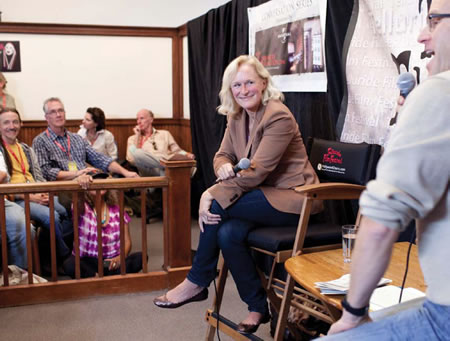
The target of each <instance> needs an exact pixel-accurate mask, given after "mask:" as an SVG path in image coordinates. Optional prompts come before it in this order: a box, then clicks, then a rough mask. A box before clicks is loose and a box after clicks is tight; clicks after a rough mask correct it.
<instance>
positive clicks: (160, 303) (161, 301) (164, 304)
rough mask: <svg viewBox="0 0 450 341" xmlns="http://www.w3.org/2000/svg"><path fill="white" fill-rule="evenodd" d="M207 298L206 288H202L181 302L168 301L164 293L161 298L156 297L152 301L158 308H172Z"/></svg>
mask: <svg viewBox="0 0 450 341" xmlns="http://www.w3.org/2000/svg"><path fill="white" fill-rule="evenodd" d="M207 298H208V289H207V288H203V290H202V291H200V292H199V293H198V294H197V295H194V296H192V297H191V298H188V299H187V300H184V301H182V302H178V303H173V302H170V301H169V300H168V299H167V296H166V295H164V296H163V297H162V298H159V297H156V298H155V299H154V300H153V303H154V304H155V305H156V306H157V307H160V308H167V309H174V308H178V307H181V306H182V305H185V304H187V303H191V302H200V301H204V300H206V299H207Z"/></svg>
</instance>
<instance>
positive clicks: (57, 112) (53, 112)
mask: <svg viewBox="0 0 450 341" xmlns="http://www.w3.org/2000/svg"><path fill="white" fill-rule="evenodd" d="M65 112H66V111H65V110H64V109H62V108H61V109H54V110H50V111H49V112H48V114H49V115H56V114H64V113H65Z"/></svg>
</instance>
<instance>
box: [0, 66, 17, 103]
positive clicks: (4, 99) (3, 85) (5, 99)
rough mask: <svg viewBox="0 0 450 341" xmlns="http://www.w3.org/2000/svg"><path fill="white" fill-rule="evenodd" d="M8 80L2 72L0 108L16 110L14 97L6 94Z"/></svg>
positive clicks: (0, 77) (0, 74)
mask: <svg viewBox="0 0 450 341" xmlns="http://www.w3.org/2000/svg"><path fill="white" fill-rule="evenodd" d="M6 83H8V81H7V80H6V78H5V76H4V75H3V73H1V72H0V108H12V109H15V108H16V102H15V101H14V97H13V96H11V95H10V94H7V93H6V92H5V88H6Z"/></svg>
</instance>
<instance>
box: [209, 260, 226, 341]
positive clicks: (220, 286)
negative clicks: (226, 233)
mask: <svg viewBox="0 0 450 341" xmlns="http://www.w3.org/2000/svg"><path fill="white" fill-rule="evenodd" d="M219 269H220V272H219V277H218V278H217V293H216V296H215V297H214V301H213V306H212V309H211V310H212V311H214V312H216V313H219V312H220V307H221V305H222V298H223V293H224V290H225V283H226V281H227V275H228V267H227V265H226V264H225V261H224V259H223V257H220V259H219ZM206 320H207V321H208V329H207V331H206V338H205V340H209V341H212V340H214V335H215V333H216V326H217V325H216V324H215V323H211V321H209V320H208V311H207V312H206Z"/></svg>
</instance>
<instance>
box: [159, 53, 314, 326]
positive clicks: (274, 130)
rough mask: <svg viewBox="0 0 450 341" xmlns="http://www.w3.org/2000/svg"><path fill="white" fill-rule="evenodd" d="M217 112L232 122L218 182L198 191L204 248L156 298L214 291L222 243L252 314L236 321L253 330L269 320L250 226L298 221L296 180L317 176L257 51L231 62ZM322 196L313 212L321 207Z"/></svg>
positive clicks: (164, 300)
mask: <svg viewBox="0 0 450 341" xmlns="http://www.w3.org/2000/svg"><path fill="white" fill-rule="evenodd" d="M220 99H221V105H220V106H219V108H218V111H219V113H221V114H224V115H227V117H228V125H227V129H226V131H225V135H224V137H223V140H222V144H221V146H220V148H219V151H218V152H217V153H216V155H215V157H214V170H215V173H216V175H217V178H218V182H217V183H216V184H215V185H213V186H212V187H210V188H208V189H207V190H206V191H205V192H204V193H203V194H202V197H201V199H200V205H199V225H200V230H201V233H200V240H199V245H198V249H197V252H196V255H195V258H194V261H193V264H192V268H191V270H190V272H189V274H188V276H187V278H186V279H185V280H184V281H183V282H182V283H181V284H179V285H178V286H177V287H176V288H174V289H172V290H170V291H169V292H167V293H166V294H165V295H163V296H161V297H158V298H155V300H154V303H155V304H156V305H157V306H159V307H162V308H176V307H179V306H181V305H183V304H186V303H189V302H194V301H201V300H204V299H206V298H207V297H208V291H207V287H208V286H209V284H210V283H211V282H212V281H213V280H214V278H215V277H216V271H217V270H216V268H217V260H218V257H219V251H220V250H222V254H223V257H224V259H225V261H226V263H227V265H228V267H229V269H230V271H231V274H232V275H233V279H234V281H235V283H236V286H237V288H238V291H239V295H240V297H241V299H242V300H243V301H244V302H245V303H246V304H247V305H248V310H249V312H250V313H249V315H248V316H247V318H246V319H245V320H244V321H242V322H241V323H240V324H239V326H238V331H239V332H241V333H243V334H248V333H253V332H255V331H256V330H257V329H258V326H259V325H260V324H261V323H267V322H269V320H270V315H269V310H268V306H267V297H266V293H265V291H264V289H263V287H262V285H261V280H260V278H259V276H258V273H257V271H256V268H255V265H254V262H253V259H252V257H251V253H250V249H249V248H248V246H247V245H246V238H247V234H248V232H249V231H250V230H252V229H255V228H257V227H260V226H268V225H269V226H284V225H296V224H297V223H298V220H299V214H300V211H301V207H302V202H303V198H304V197H303V196H302V195H301V194H299V193H297V192H296V191H295V190H294V189H295V187H297V186H302V185H307V184H314V183H318V182H319V180H318V178H317V175H316V173H315V172H314V169H313V168H312V166H311V164H310V163H309V161H308V157H307V154H306V150H305V146H304V145H303V140H302V137H301V135H300V131H299V128H298V124H297V122H296V121H295V119H294V117H293V115H292V113H291V112H290V111H289V109H288V108H287V107H286V106H285V105H284V104H283V103H282V102H281V101H282V100H283V94H282V93H281V92H280V91H279V90H278V89H276V88H275V87H274V85H273V83H272V80H271V76H270V74H269V72H268V71H267V70H266V69H265V68H264V66H263V65H262V64H261V63H260V62H259V61H258V59H257V58H255V57H251V56H240V57H238V58H236V59H235V60H233V61H232V62H231V63H230V64H229V65H228V67H227V68H226V69H225V73H224V75H223V80H222V89H221V91H220ZM241 158H249V159H250V160H251V166H250V168H249V169H246V170H242V171H241V172H239V173H238V174H235V172H234V170H233V165H235V164H237V163H238V161H239V160H240V159H241ZM320 208H321V205H320V203H319V204H318V205H317V206H314V207H313V212H317V211H318V210H320Z"/></svg>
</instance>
